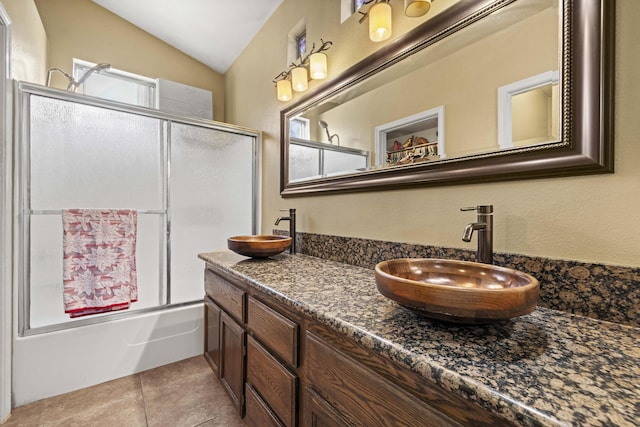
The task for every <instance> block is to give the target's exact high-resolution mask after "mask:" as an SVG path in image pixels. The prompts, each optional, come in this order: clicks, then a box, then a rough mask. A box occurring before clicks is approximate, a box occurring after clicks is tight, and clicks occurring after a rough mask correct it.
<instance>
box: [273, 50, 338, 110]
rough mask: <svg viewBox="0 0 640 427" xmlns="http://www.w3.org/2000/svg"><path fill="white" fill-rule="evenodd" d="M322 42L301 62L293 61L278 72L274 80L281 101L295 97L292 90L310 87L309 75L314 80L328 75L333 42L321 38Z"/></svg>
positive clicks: (301, 90) (303, 89) (299, 90)
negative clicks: (328, 54)
mask: <svg viewBox="0 0 640 427" xmlns="http://www.w3.org/2000/svg"><path fill="white" fill-rule="evenodd" d="M320 42H322V44H321V45H320V48H318V49H317V50H316V44H315V43H314V44H313V46H312V47H311V52H309V54H308V55H306V56H303V57H302V58H300V61H299V63H295V62H292V63H291V65H290V66H289V69H288V70H285V71H283V72H281V73H280V74H278V75H277V76H276V78H275V79H274V80H273V82H274V83H275V84H276V96H277V97H278V100H279V101H290V100H291V99H292V98H293V92H292V90H294V91H296V92H304V91H305V90H307V89H308V88H309V76H311V78H312V79H313V80H321V79H324V78H326V77H327V55H326V54H325V53H324V52H325V51H327V50H329V48H330V47H331V45H332V44H333V42H330V41H324V40H322V39H320Z"/></svg>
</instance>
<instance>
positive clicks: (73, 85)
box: [67, 62, 111, 92]
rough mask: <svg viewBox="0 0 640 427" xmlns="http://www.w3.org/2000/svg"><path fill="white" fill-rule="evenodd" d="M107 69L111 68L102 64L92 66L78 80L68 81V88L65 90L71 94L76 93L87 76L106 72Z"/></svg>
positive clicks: (109, 65)
mask: <svg viewBox="0 0 640 427" xmlns="http://www.w3.org/2000/svg"><path fill="white" fill-rule="evenodd" d="M108 68H111V64H105V63H104V62H103V63H100V64H97V65H94V66H93V67H91V68H89V69H88V70H87V71H85V72H84V74H83V75H82V76H80V78H79V79H78V80H72V81H70V82H69V86H67V90H68V91H71V92H76V91H77V90H78V88H79V87H80V86H81V85H82V84H83V83H84V82H85V81H86V80H87V79H88V78H89V76H91V74H93V73H97V72H98V71H102V70H106V69H108Z"/></svg>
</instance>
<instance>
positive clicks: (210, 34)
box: [92, 0, 282, 74]
mask: <svg viewBox="0 0 640 427" xmlns="http://www.w3.org/2000/svg"><path fill="white" fill-rule="evenodd" d="M92 1H93V2H94V3H96V4H98V5H100V6H102V7H104V8H105V9H107V10H109V11H111V12H112V13H115V14H116V15H118V16H120V17H121V18H123V19H125V20H127V21H129V22H131V23H132V24H134V25H135V26H137V27H139V28H141V29H143V30H144V31H146V32H148V33H149V34H152V35H153V36H155V37H157V38H159V39H160V40H162V41H164V42H165V43H167V44H169V45H171V46H173V47H175V48H176V49H178V50H180V51H182V52H184V53H185V54H187V55H189V56H191V57H192V58H194V59H197V60H198V61H200V62H202V63H203V64H206V65H207V66H209V67H210V68H212V69H214V70H215V71H217V72H219V73H221V74H224V73H225V72H226V71H227V69H228V68H229V67H230V66H231V64H232V63H233V61H234V60H235V59H236V58H237V57H238V55H239V54H240V52H242V51H243V50H244V48H245V47H246V46H247V45H248V44H249V42H250V41H251V39H252V38H253V37H254V36H255V35H256V33H257V32H258V30H259V29H260V28H261V27H262V25H264V23H265V22H266V21H267V19H268V18H269V17H270V16H271V14H273V12H274V11H275V9H276V8H277V7H278V6H279V5H280V3H282V0H135V1H132V0H92Z"/></svg>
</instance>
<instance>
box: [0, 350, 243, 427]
mask: <svg viewBox="0 0 640 427" xmlns="http://www.w3.org/2000/svg"><path fill="white" fill-rule="evenodd" d="M0 425H1V426H2V427H17V426H21V427H45V426H46V427H56V426H64V427H75V426H92V427H102V426H104V427H106V426H109V427H112V426H124V427H147V426H148V427H196V426H197V427H214V426H225V427H244V426H245V424H244V422H243V420H241V419H240V417H239V416H238V415H237V413H236V411H235V408H234V407H233V406H232V404H231V400H230V399H229V397H228V396H227V394H226V393H225V391H224V389H223V387H222V385H221V384H220V383H219V382H218V380H217V379H216V378H215V377H214V376H213V374H212V373H211V369H210V368H209V365H207V362H206V361H205V360H204V357H202V356H198V357H194V358H191V359H186V360H183V361H180V362H176V363H172V364H170V365H165V366H161V367H159V368H155V369H151V370H148V371H145V372H141V373H139V374H136V375H131V376H128V377H124V378H120V379H117V380H113V381H109V382H106V383H103V384H98V385H96V386H93V387H88V388H86V389H82V390H78V391H74V392H71V393H66V394H63V395H60V396H55V397H51V398H48V399H43V400H40V401H37V402H34V403H30V404H28V405H25V406H21V407H19V408H15V409H14V410H13V411H12V414H11V417H10V418H9V419H8V420H7V421H6V422H5V423H3V424H0Z"/></svg>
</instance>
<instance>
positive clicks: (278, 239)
mask: <svg viewBox="0 0 640 427" xmlns="http://www.w3.org/2000/svg"><path fill="white" fill-rule="evenodd" d="M227 247H228V248H229V249H231V250H232V251H233V252H235V253H238V254H240V255H244V256H248V257H251V258H267V257H270V256H273V255H278V254H279V253H281V252H284V251H286V250H287V249H289V248H290V247H291V237H288V236H274V235H254V236H234V237H229V238H228V239H227Z"/></svg>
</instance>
